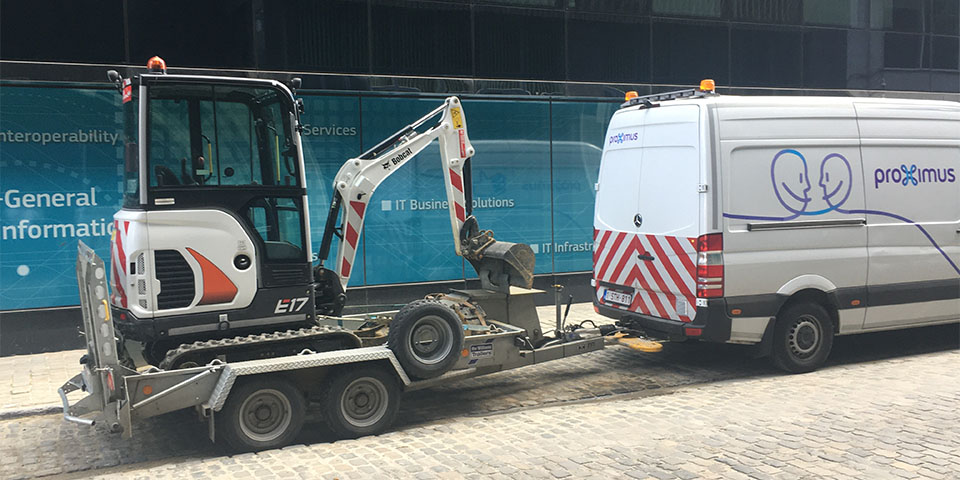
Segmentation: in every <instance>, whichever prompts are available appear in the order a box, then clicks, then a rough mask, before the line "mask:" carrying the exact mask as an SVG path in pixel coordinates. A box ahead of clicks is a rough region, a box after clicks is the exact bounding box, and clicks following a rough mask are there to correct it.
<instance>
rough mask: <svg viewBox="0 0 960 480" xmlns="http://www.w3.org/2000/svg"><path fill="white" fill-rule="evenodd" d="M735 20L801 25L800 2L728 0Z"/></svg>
mask: <svg viewBox="0 0 960 480" xmlns="http://www.w3.org/2000/svg"><path fill="white" fill-rule="evenodd" d="M728 1H729V2H730V10H731V12H730V14H731V18H732V19H733V20H738V21H745V22H758V23H775V24H780V25H783V24H793V25H796V24H798V23H800V20H801V8H800V0H728Z"/></svg>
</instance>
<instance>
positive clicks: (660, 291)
mask: <svg viewBox="0 0 960 480" xmlns="http://www.w3.org/2000/svg"><path fill="white" fill-rule="evenodd" d="M631 93H632V92H631ZM633 96H634V97H635V94H633ZM630 97H631V95H630V94H628V99H629V100H628V101H627V102H626V103H624V104H623V106H622V107H621V108H620V110H619V111H617V112H616V114H614V116H613V118H612V119H611V120H610V126H609V128H608V130H607V136H606V139H605V142H604V145H605V146H604V150H603V157H602V160H601V164H600V174H599V181H598V183H597V200H596V207H595V213H594V269H593V282H592V283H593V286H594V288H595V291H596V296H595V298H594V305H595V307H596V309H597V311H598V312H600V313H602V314H603V315H606V316H608V317H612V318H617V319H621V320H622V321H623V322H625V323H626V324H627V325H632V326H634V327H635V328H639V329H642V330H644V331H646V332H647V333H648V334H658V335H660V336H662V337H665V338H669V339H673V340H682V339H702V340H709V341H717V342H730V343H743V344H759V346H760V351H761V353H763V354H771V356H772V359H773V362H774V364H776V365H777V366H778V367H780V368H782V369H785V370H787V371H791V372H804V371H810V370H813V369H815V368H817V367H819V366H820V365H822V364H823V362H824V361H825V360H826V358H827V355H828V354H829V353H830V348H831V346H832V344H833V337H834V336H835V335H845V334H851V333H860V332H870V331H877V330H886V329H897V328H905V327H913V326H921V325H936V324H942V323H950V322H957V321H958V320H960V181H958V176H960V103H957V102H948V101H922V100H899V99H881V98H842V97H838V98H832V97H831V98H827V97H820V98H817V97H737V96H721V95H717V94H716V93H714V92H713V89H712V88H711V87H710V86H709V84H708V85H705V86H703V87H702V88H701V89H694V90H689V91H681V92H673V93H670V94H662V95H656V96H649V97H643V98H632V99H630Z"/></svg>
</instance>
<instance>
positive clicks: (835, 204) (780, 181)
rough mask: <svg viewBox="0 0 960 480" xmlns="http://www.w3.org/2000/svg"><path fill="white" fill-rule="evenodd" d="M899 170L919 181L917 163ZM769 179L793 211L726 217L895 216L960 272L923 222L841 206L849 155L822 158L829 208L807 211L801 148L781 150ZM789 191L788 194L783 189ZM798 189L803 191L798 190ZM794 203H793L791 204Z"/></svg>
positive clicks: (849, 175)
mask: <svg viewBox="0 0 960 480" xmlns="http://www.w3.org/2000/svg"><path fill="white" fill-rule="evenodd" d="M900 171H902V172H903V179H902V181H901V180H899V179H898V180H897V181H898V182H902V184H903V185H907V184H912V185H917V183H918V181H917V166H916V165H912V166H910V167H909V168H908V167H907V166H906V165H900ZM770 180H771V181H772V182H773V193H774V194H775V195H776V196H777V200H779V201H780V205H783V208H786V209H787V210H788V211H789V212H790V213H792V215H788V216H784V217H768V216H761V215H741V214H736V213H724V214H723V216H724V217H725V218H735V219H740V220H765V221H774V222H776V221H780V222H784V221H789V220H793V219H795V218H797V217H799V216H801V215H822V214H824V213H827V212H831V211H836V212H837V213H840V214H844V215H879V216H884V217H887V218H893V219H896V220H899V221H901V222H903V223H907V224H910V225H913V226H914V227H916V228H917V230H918V231H919V232H920V233H921V234H922V235H923V236H924V237H926V238H927V240H928V241H929V242H930V245H932V246H933V248H935V249H937V251H938V252H940V255H941V256H943V258H944V259H945V260H946V261H947V263H948V264H950V267H951V268H953V270H954V271H955V272H957V274H958V275H960V266H958V265H957V264H956V263H954V261H953V259H951V258H950V256H949V255H947V253H946V252H944V251H943V248H941V247H940V245H938V244H937V242H936V241H935V240H934V239H933V236H932V235H930V232H928V231H927V230H926V229H925V228H923V225H920V224H918V223H916V222H914V221H913V220H910V219H909V218H906V217H904V216H902V215H898V214H896V213H891V212H884V211H880V210H866V209H863V210H861V209H856V210H849V209H842V208H840V207H841V206H842V205H843V204H844V202H846V201H847V199H848V198H850V190H851V188H852V186H853V170H852V169H851V167H850V162H849V161H848V160H847V158H846V157H844V156H843V155H841V154H839V153H831V154H829V155H827V156H826V157H823V160H821V162H820V180H819V182H818V185H819V186H820V188H821V189H822V190H823V197H821V198H823V200H824V202H826V204H827V206H828V208H825V209H822V210H817V211H812V212H808V211H807V205H809V203H810V201H811V198H810V197H809V196H808V195H807V193H808V192H809V191H810V179H809V178H808V177H807V160H806V159H805V158H803V155H801V154H800V152H798V151H796V150H794V149H791V148H786V149H783V150H780V151H779V152H778V153H777V154H776V155H775V156H774V157H773V162H771V164H770ZM781 190H783V192H784V193H785V194H786V195H787V197H786V198H785V197H784V196H783V195H781V193H780V191H781ZM797 192H800V193H799V194H798V193H797ZM791 204H793V205H791Z"/></svg>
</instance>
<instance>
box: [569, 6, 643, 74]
mask: <svg viewBox="0 0 960 480" xmlns="http://www.w3.org/2000/svg"><path fill="white" fill-rule="evenodd" d="M567 29H568V30H567V31H568V33H567V45H568V48H569V49H570V51H569V54H568V60H567V61H568V62H569V63H568V65H569V67H568V68H569V79H570V80H584V81H598V82H627V83H642V82H648V81H650V24H649V23H646V22H642V23H641V21H640V19H639V18H636V17H613V16H603V17H597V16H596V15H590V16H584V15H582V14H571V17H570V18H569V20H568V22H567Z"/></svg>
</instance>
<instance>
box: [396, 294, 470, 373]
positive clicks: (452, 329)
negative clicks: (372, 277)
mask: <svg viewBox="0 0 960 480" xmlns="http://www.w3.org/2000/svg"><path fill="white" fill-rule="evenodd" d="M387 347H389V348H390V350H392V351H393V354H394V355H396V356H397V360H398V361H399V362H400V365H401V366H402V367H403V369H404V371H405V372H407V375H409V376H411V377H413V378H418V379H427V378H434V377H439V376H440V375H443V374H444V373H445V372H446V371H447V370H450V368H451V367H453V365H454V364H455V363H457V359H458V358H459V356H460V349H461V348H463V323H462V322H461V321H460V317H459V316H457V314H456V313H455V312H454V311H453V309H451V308H450V307H448V306H446V305H444V304H442V303H440V302H437V301H435V300H415V301H413V302H410V303H408V304H407V305H405V306H404V307H403V308H401V309H400V311H399V312H397V314H396V316H394V317H393V321H392V322H390V333H388V334H387Z"/></svg>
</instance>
